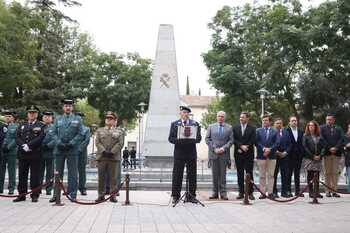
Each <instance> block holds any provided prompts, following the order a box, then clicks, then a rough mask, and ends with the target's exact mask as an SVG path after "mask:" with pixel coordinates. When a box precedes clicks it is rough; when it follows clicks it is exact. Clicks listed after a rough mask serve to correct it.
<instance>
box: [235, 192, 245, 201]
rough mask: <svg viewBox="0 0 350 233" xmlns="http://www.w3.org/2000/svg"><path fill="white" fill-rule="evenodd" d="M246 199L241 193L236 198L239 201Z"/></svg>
mask: <svg viewBox="0 0 350 233" xmlns="http://www.w3.org/2000/svg"><path fill="white" fill-rule="evenodd" d="M243 198H244V194H243V193H240V194H238V196H237V197H236V199H237V200H240V199H243Z"/></svg>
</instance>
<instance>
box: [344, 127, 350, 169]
mask: <svg viewBox="0 0 350 233" xmlns="http://www.w3.org/2000/svg"><path fill="white" fill-rule="evenodd" d="M348 143H350V135H348V134H345V135H344V139H343V144H344V147H345V146H346V144H348ZM345 166H346V167H350V147H345Z"/></svg>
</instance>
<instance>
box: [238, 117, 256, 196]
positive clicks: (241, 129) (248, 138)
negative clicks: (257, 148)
mask: <svg viewBox="0 0 350 233" xmlns="http://www.w3.org/2000/svg"><path fill="white" fill-rule="evenodd" d="M239 122H240V123H239V124H237V125H235V126H234V127H233V141H234V145H235V151H234V157H235V163H236V168H237V180H238V187H239V194H238V196H237V199H242V198H243V197H244V171H245V172H246V173H248V174H250V176H251V178H252V180H253V167H254V145H255V138H256V136H255V133H256V128H255V127H253V126H251V125H249V124H248V122H249V114H248V113H247V112H241V114H240V116H239ZM249 199H250V200H254V199H255V198H254V195H253V185H252V184H251V185H250V191H249Z"/></svg>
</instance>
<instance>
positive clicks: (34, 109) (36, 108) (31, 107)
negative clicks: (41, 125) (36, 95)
mask: <svg viewBox="0 0 350 233" xmlns="http://www.w3.org/2000/svg"><path fill="white" fill-rule="evenodd" d="M26 111H27V112H39V108H38V107H37V106H35V105H30V106H28V107H27V108H26Z"/></svg>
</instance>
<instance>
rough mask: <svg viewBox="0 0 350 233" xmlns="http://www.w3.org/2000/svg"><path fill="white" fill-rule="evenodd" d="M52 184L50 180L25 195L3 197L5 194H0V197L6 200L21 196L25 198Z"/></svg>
mask: <svg viewBox="0 0 350 233" xmlns="http://www.w3.org/2000/svg"><path fill="white" fill-rule="evenodd" d="M51 183H53V180H50V181H48V182H46V183H45V184H42V185H40V186H38V187H35V188H33V189H32V190H31V191H30V192H27V193H20V194H17V195H5V194H0V197H6V198H14V197H23V196H27V195H30V194H32V193H34V192H37V191H39V190H41V189H42V188H44V187H46V186H48V185H49V184H51Z"/></svg>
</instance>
